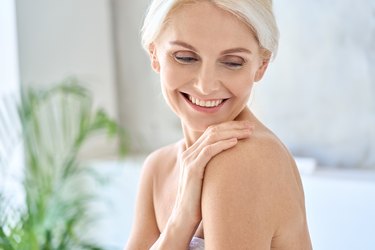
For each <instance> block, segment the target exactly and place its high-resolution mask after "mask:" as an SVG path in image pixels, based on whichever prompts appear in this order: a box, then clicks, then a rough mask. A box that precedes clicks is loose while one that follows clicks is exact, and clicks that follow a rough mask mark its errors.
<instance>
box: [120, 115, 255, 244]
mask: <svg viewBox="0 0 375 250" xmlns="http://www.w3.org/2000/svg"><path fill="white" fill-rule="evenodd" d="M251 131H252V125H251V124H250V123H249V122H247V121H242V122H240V121H231V122H226V123H222V124H218V125H215V126H211V127H209V128H208V129H207V130H206V131H205V132H204V133H203V135H202V136H201V137H200V138H199V139H198V140H197V141H196V142H195V143H194V144H193V145H192V146H190V147H189V148H185V147H184V146H183V145H181V148H180V152H179V153H178V162H177V164H178V166H179V168H180V179H179V184H178V192H177V197H176V201H175V206H174V208H173V211H172V214H171V216H170V218H169V219H168V222H167V225H166V227H165V230H164V231H163V232H162V233H161V234H160V232H159V229H158V227H157V224H156V217H155V213H154V206H153V191H152V187H153V171H155V167H154V166H156V164H160V162H162V161H159V160H158V159H157V158H158V157H157V153H154V154H152V155H150V156H149V157H148V159H147V160H146V162H145V166H144V167H143V171H142V176H141V182H140V191H139V194H138V198H137V203H136V215H135V221H134V224H133V225H134V226H133V230H132V233H131V236H130V238H129V243H128V245H127V247H126V249H127V250H133V249H150V247H151V249H159V250H160V249H186V248H187V246H189V242H190V240H191V238H192V237H193V235H194V233H195V230H196V229H197V227H198V226H199V223H200V222H201V219H202V215H201V195H202V182H203V178H204V171H205V167H206V165H207V163H208V162H209V161H210V160H211V159H212V158H213V157H214V156H216V155H217V154H219V153H220V152H222V151H224V150H226V149H228V148H231V147H233V146H235V145H236V144H237V141H238V140H241V139H245V138H248V137H249V136H250V134H251Z"/></svg>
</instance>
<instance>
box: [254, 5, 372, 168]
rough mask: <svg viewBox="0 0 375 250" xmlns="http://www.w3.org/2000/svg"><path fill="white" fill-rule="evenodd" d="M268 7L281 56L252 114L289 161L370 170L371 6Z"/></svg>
mask: <svg viewBox="0 0 375 250" xmlns="http://www.w3.org/2000/svg"><path fill="white" fill-rule="evenodd" d="M275 4H276V5H275V11H276V15H277V19H278V22H279V26H280V30H281V41H280V53H279V55H278V58H277V59H276V61H275V62H274V64H273V65H271V67H270V70H269V72H268V75H267V76H266V78H265V79H264V81H263V83H261V84H260V85H259V86H258V87H257V88H256V92H255V99H254V101H253V104H254V105H253V108H254V110H256V112H257V113H258V114H259V116H260V117H261V118H262V119H263V120H264V121H265V122H266V123H267V124H268V125H269V126H270V127H271V128H272V129H273V130H274V131H275V132H276V133H277V134H278V135H279V136H280V137H281V138H282V139H283V141H285V142H286V143H287V144H288V145H289V146H290V148H291V149H292V150H293V152H294V153H295V154H296V155H300V156H313V157H316V158H317V159H319V163H320V164H321V165H330V166H336V165H338V166H362V167H371V166H372V167H375V71H374V70H373V69H375V16H374V12H375V2H374V1H371V0H361V1H358V2H355V3H354V2H353V1H349V0H331V1H313V0H309V1H297V0H284V1H282V2H280V1H275Z"/></svg>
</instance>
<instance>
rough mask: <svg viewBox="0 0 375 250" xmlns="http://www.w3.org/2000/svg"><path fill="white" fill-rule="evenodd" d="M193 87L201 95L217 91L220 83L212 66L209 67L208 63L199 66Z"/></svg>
mask: <svg viewBox="0 0 375 250" xmlns="http://www.w3.org/2000/svg"><path fill="white" fill-rule="evenodd" d="M194 87H195V88H196V89H197V91H199V93H200V94H202V95H210V94H211V93H214V92H216V91H217V90H219V87H220V81H219V79H218V77H217V72H216V71H215V67H214V66H213V65H209V64H208V63H205V64H203V63H202V64H201V67H200V70H199V74H198V77H197V79H196V81H195V83H194Z"/></svg>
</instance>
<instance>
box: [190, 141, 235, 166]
mask: <svg viewBox="0 0 375 250" xmlns="http://www.w3.org/2000/svg"><path fill="white" fill-rule="evenodd" d="M237 143H238V140H237V138H231V139H227V140H223V141H218V142H216V143H214V144H210V145H206V146H205V147H204V148H203V149H202V150H201V151H200V152H199V154H198V157H197V158H196V166H199V167H203V169H204V168H205V167H206V165H207V163H208V162H209V161H210V160H211V159H212V157H214V156H215V155H217V154H219V153H221V152H223V151H224V150H227V149H229V148H232V147H234V146H235V145H236V144H237Z"/></svg>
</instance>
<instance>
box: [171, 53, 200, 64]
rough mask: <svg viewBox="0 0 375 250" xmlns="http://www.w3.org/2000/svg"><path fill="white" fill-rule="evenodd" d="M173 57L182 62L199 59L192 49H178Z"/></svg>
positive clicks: (188, 62)
mask: <svg viewBox="0 0 375 250" xmlns="http://www.w3.org/2000/svg"><path fill="white" fill-rule="evenodd" d="M173 57H174V59H175V60H176V61H177V62H179V63H181V64H191V63H194V62H196V61H198V56H197V55H196V54H195V53H194V52H191V51H177V52H176V53H174V54H173Z"/></svg>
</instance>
